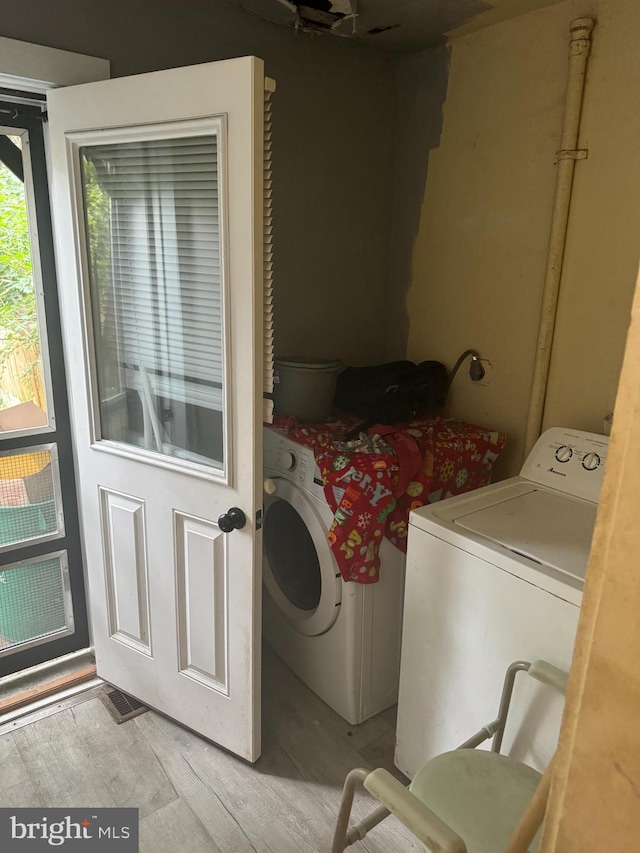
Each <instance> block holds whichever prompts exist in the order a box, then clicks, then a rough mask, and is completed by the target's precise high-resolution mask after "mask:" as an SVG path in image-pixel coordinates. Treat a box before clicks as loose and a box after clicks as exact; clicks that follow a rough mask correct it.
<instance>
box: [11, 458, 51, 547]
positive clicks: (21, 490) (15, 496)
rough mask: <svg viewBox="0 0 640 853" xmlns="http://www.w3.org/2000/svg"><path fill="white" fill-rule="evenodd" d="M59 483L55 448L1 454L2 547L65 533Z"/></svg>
mask: <svg viewBox="0 0 640 853" xmlns="http://www.w3.org/2000/svg"><path fill="white" fill-rule="evenodd" d="M58 483H59V474H58V464H57V459H56V457H55V452H54V450H52V449H43V448H42V447H34V448H28V449H23V450H20V451H19V452H8V453H2V454H0V550H3V551H4V550H8V549H9V548H11V547H12V546H15V545H17V544H26V543H27V542H34V541H36V540H43V541H44V540H45V539H47V540H48V539H54V538H57V537H59V536H64V520H63V513H62V506H61V503H60V499H59V497H58V496H59V494H60V489H59V487H58Z"/></svg>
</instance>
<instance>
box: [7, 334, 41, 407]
mask: <svg viewBox="0 0 640 853" xmlns="http://www.w3.org/2000/svg"><path fill="white" fill-rule="evenodd" d="M0 389H2V391H4V392H5V394H7V395H8V396H11V397H15V398H16V399H17V400H19V401H20V402H21V403H26V402H28V401H29V400H32V401H33V402H34V403H35V404H36V406H38V407H39V408H40V409H42V410H43V411H46V409H47V404H46V396H45V389H44V381H43V378H42V360H41V356H40V347H39V346H25V347H20V348H18V349H15V350H14V351H13V352H12V353H11V355H9V356H8V358H7V359H6V361H5V363H4V369H3V370H2V373H1V374H0Z"/></svg>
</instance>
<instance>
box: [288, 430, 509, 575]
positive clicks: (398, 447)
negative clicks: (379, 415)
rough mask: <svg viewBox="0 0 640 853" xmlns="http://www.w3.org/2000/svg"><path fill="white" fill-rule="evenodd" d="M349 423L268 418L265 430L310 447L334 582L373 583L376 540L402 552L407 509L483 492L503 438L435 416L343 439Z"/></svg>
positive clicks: (376, 571)
mask: <svg viewBox="0 0 640 853" xmlns="http://www.w3.org/2000/svg"><path fill="white" fill-rule="evenodd" d="M357 423H358V422H357V421H355V420H354V421H346V420H345V421H332V422H329V423H326V424H299V423H298V422H297V421H296V420H295V418H283V417H276V418H275V420H274V423H273V426H274V427H278V428H279V429H282V430H284V431H285V432H286V433H287V435H288V436H289V437H290V438H291V439H293V440H294V441H298V442H300V443H301V444H304V445H306V446H307V447H311V448H313V452H314V455H315V459H316V463H317V465H318V468H319V469H320V473H321V476H322V484H323V487H324V493H325V496H326V498H327V502H328V503H329V506H330V507H331V509H332V511H333V513H334V520H333V524H332V525H331V528H330V530H329V536H328V538H329V544H330V545H331V549H332V552H333V554H334V556H335V559H336V562H337V564H338V567H339V569H340V572H341V574H342V577H343V578H344V580H345V581H355V582H356V583H375V582H376V581H377V580H378V578H379V571H380V558H379V556H378V553H379V549H380V543H381V541H382V538H383V536H386V537H387V539H389V540H390V541H391V542H392V543H393V544H394V545H395V546H396V547H398V548H400V550H402V551H406V541H407V532H408V523H409V512H410V511H411V510H412V509H417V508H418V507H421V506H424V505H425V504H429V503H433V502H434V501H438V500H441V499H442V498H448V497H450V496H451V495H458V494H461V493H462V492H468V491H471V490H472V489H477V488H479V487H480V486H486V485H487V484H488V483H489V479H490V476H491V469H492V466H493V463H494V462H495V461H496V459H497V458H498V456H499V455H500V452H501V451H502V448H503V447H504V444H505V441H506V436H504V435H503V434H502V433H499V432H495V431H492V430H488V429H484V428H483V427H480V426H476V425H474V424H469V423H465V422H464V421H459V420H454V419H453V418H445V417H443V416H441V415H438V416H436V417H428V418H422V419H420V420H415V421H411V422H410V423H406V424H398V425H395V426H380V425H379V426H374V427H371V428H369V429H368V430H367V432H366V433H360V434H359V435H358V436H357V437H356V438H355V439H353V440H347V436H348V435H350V434H352V433H353V432H354V426H357Z"/></svg>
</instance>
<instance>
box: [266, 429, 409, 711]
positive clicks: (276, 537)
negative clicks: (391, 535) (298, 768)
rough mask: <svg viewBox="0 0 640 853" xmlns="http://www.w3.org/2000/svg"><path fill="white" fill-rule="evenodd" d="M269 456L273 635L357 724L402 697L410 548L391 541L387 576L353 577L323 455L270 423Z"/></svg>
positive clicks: (383, 572) (384, 555)
mask: <svg viewBox="0 0 640 853" xmlns="http://www.w3.org/2000/svg"><path fill="white" fill-rule="evenodd" d="M264 459H265V462H264V464H265V467H264V475H265V478H266V479H265V505H264V526H263V543H264V549H263V579H264V595H263V631H264V637H265V639H266V641H267V642H268V643H269V645H270V646H271V647H272V649H273V650H274V651H275V652H276V653H277V654H278V655H279V656H280V657H281V658H282V659H283V660H284V662H285V663H286V664H287V665H288V666H289V667H290V668H291V669H292V670H293V671H294V672H295V673H296V675H297V676H298V677H299V678H300V679H302V681H304V682H305V683H306V684H307V685H308V686H309V687H310V688H311V689H312V690H313V691H314V692H315V693H317V694H318V696H319V697H320V698H321V699H323V700H324V701H325V702H326V703H327V704H328V705H330V706H331V707H332V708H333V709H334V710H335V711H337V712H338V714H340V715H341V716H342V717H344V719H345V720H347V721H348V722H349V723H351V724H353V725H356V724H358V723H361V722H363V721H364V720H366V719H368V718H369V717H371V716H373V715H374V714H377V713H379V712H380V711H383V710H384V709H385V708H388V707H389V706H391V705H393V704H395V702H396V701H397V696H398V675H399V666H400V637H401V630H402V602H403V589H404V562H405V558H404V554H402V553H401V552H400V551H398V549H397V548H395V547H394V546H393V545H392V544H391V543H390V542H388V541H386V540H384V542H383V544H382V546H381V550H380V555H381V569H380V580H379V582H378V583H375V584H367V585H365V584H357V583H345V582H344V581H343V580H342V577H341V575H340V572H339V570H338V566H337V564H336V561H335V559H334V558H333V554H332V553H331V549H330V547H329V543H328V542H327V533H328V531H329V527H330V526H331V523H332V521H333V513H332V512H331V509H330V507H329V505H328V503H327V501H326V498H325V496H324V491H323V488H322V481H321V480H320V472H319V470H318V468H317V466H316V464H315V460H314V456H313V451H312V450H311V449H310V448H308V447H305V446H304V445H301V444H299V443H297V442H294V441H291V440H290V439H289V438H287V437H286V436H285V435H284V433H282V432H280V431H278V430H276V429H273V428H270V427H266V428H265V430H264ZM269 492H271V493H269Z"/></svg>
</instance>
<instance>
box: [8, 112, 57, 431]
mask: <svg viewBox="0 0 640 853" xmlns="http://www.w3.org/2000/svg"><path fill="white" fill-rule="evenodd" d="M27 138H28V137H27V133H26V131H23V132H22V133H19V132H18V131H13V133H12V134H9V133H8V132H6V129H5V132H4V133H0V436H2V434H3V433H6V432H13V431H14V430H23V429H33V428H35V427H42V426H46V425H47V423H48V417H47V399H46V397H47V395H46V390H45V377H44V371H43V359H42V346H41V328H40V319H39V315H40V314H41V306H40V304H39V298H38V291H39V290H41V288H39V287H37V285H36V278H37V276H38V273H39V270H38V268H37V265H36V263H35V261H34V257H33V253H32V237H35V234H36V231H35V222H34V221H33V216H32V211H31V210H30V208H29V204H28V195H29V194H30V193H31V186H30V175H31V172H30V169H29V164H28V159H27V156H25V158H24V159H23V148H24V147H25V146H26V145H27ZM26 153H27V152H25V154H26ZM33 245H34V246H37V240H36V239H33Z"/></svg>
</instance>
